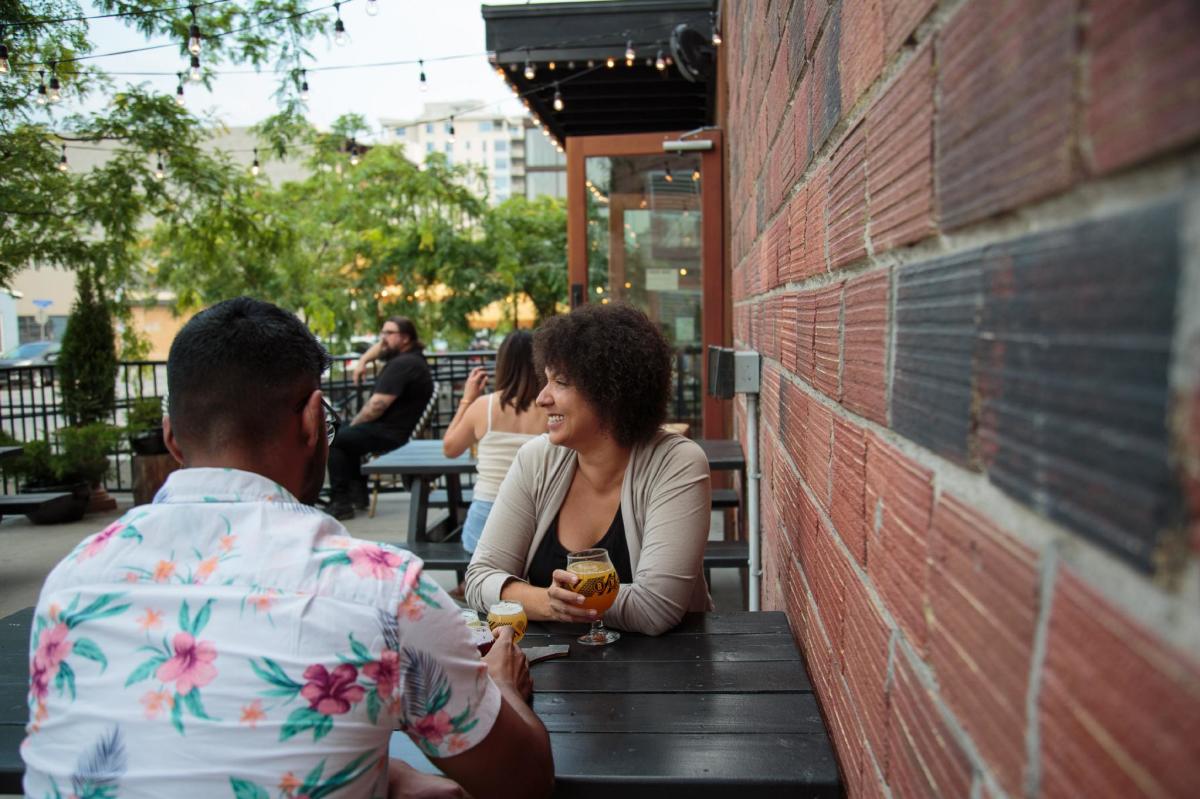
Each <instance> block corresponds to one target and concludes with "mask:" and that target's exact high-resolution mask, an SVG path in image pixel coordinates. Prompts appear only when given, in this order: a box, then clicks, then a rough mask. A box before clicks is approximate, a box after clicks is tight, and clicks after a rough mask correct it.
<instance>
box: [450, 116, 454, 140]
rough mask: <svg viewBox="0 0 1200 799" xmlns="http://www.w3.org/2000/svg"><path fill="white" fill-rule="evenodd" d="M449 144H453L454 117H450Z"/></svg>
mask: <svg viewBox="0 0 1200 799" xmlns="http://www.w3.org/2000/svg"><path fill="white" fill-rule="evenodd" d="M450 143H451V144H454V117H450Z"/></svg>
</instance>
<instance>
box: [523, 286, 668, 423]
mask: <svg viewBox="0 0 1200 799" xmlns="http://www.w3.org/2000/svg"><path fill="white" fill-rule="evenodd" d="M533 357H534V361H535V363H536V365H537V369H538V371H539V372H541V371H542V370H544V369H550V371H552V372H554V373H555V374H559V375H563V376H564V377H566V378H567V380H568V381H569V382H570V383H571V384H572V385H573V386H575V387H576V388H577V389H578V390H579V392H580V393H581V394H582V395H583V397H584V399H586V400H587V401H588V402H589V403H591V405H592V407H593V408H595V410H596V413H597V415H598V416H599V417H600V419H601V420H602V423H603V424H604V427H605V429H606V430H607V431H608V432H609V433H610V434H611V435H612V437H613V438H615V439H616V441H617V443H618V444H620V445H621V446H623V447H632V446H633V445H634V444H639V443H642V442H645V441H649V440H650V439H651V438H652V437H653V436H654V434H655V432H656V431H657V430H658V428H659V426H660V425H661V424H662V423H663V422H664V421H665V420H666V418H667V403H668V401H669V400H670V397H671V364H672V361H673V360H674V352H673V350H672V349H671V345H670V343H668V342H667V339H666V336H664V335H663V334H662V331H661V330H659V329H658V327H657V326H656V325H655V324H654V323H653V322H651V321H650V319H649V318H647V317H646V315H645V314H644V313H642V312H641V311H639V310H638V309H637V308H634V307H633V306H631V305H624V304H621V303H616V304H612V305H593V304H587V305H581V306H579V307H578V308H576V309H575V310H573V311H571V313H569V314H566V315H564V316H555V317H552V318H550V319H549V320H547V321H546V322H545V323H544V324H543V325H542V326H541V327H539V328H538V329H537V331H536V332H535V333H534V335H533Z"/></svg>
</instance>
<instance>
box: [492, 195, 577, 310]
mask: <svg viewBox="0 0 1200 799" xmlns="http://www.w3.org/2000/svg"><path fill="white" fill-rule="evenodd" d="M484 230H485V232H486V235H487V249H488V256H489V259H490V260H491V261H492V262H493V263H494V264H495V267H496V271H497V272H499V274H500V275H501V278H502V280H503V281H504V283H505V287H506V288H507V290H508V293H509V294H514V295H517V294H525V295H526V296H528V297H529V299H530V301H532V302H533V306H534V308H535V309H536V310H537V320H536V321H538V322H540V321H541V320H543V319H546V318H547V317H550V316H554V315H555V314H556V313H558V305H559V303H562V302H564V301H565V300H566V297H567V209H566V203H564V202H563V201H562V200H559V199H556V198H554V197H546V196H542V197H538V198H537V199H535V200H527V199H525V198H524V197H510V198H509V199H507V200H505V201H504V202H502V203H500V204H499V205H498V206H496V207H495V208H494V209H492V212H491V213H490V214H488V216H487V218H486V220H485V223H484ZM514 309H515V306H514ZM515 321H516V320H514V322H515ZM514 326H515V324H514Z"/></svg>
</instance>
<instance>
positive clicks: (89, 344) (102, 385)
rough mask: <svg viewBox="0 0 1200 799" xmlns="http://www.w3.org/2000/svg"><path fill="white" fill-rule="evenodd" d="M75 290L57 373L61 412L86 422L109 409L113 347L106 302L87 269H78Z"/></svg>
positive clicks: (112, 392) (113, 389)
mask: <svg viewBox="0 0 1200 799" xmlns="http://www.w3.org/2000/svg"><path fill="white" fill-rule="evenodd" d="M76 292H77V293H76V297H75V304H74V305H73V306H72V307H71V315H70V316H69V317H67V330H66V332H65V333H63V342H62V352H61V353H60V354H59V356H58V375H59V381H60V386H61V389H62V402H63V413H64V414H65V415H66V417H67V419H69V420H70V421H71V422H72V423H76V422H81V423H88V422H95V421H99V420H100V419H103V418H105V417H107V416H108V415H109V413H111V412H112V409H113V404H114V402H115V399H116V380H117V349H116V344H115V342H114V340H113V326H112V315H111V314H110V313H109V310H108V303H107V302H106V301H105V299H104V293H103V289H102V287H101V286H99V285H97V284H96V282H95V280H94V278H93V276H92V272H91V270H90V269H83V270H80V272H79V279H78V284H77V286H76Z"/></svg>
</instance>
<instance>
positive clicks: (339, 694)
mask: <svg viewBox="0 0 1200 799" xmlns="http://www.w3.org/2000/svg"><path fill="white" fill-rule="evenodd" d="M304 679H306V680H308V682H307V683H306V684H305V685H304V687H303V688H301V689H300V695H301V696H303V697H304V698H305V699H307V700H308V706H309V707H310V708H312V709H313V710H315V711H317V712H318V713H320V714H322V715H325V716H340V715H341V714H343V713H346V712H349V710H350V706H351V705H353V704H354V703H355V702H361V701H362V698H363V694H365V693H366V691H364V690H363V688H362V686H360V685H357V684H356V681H357V680H358V669H356V668H355V667H354V666H352V665H350V664H349V663H343V664H341V665H340V666H338V667H337V668H335V669H334V670H333V671H332V672H330V671H326V669H325V667H324V666H322V665H321V664H320V663H314V664H313V665H311V666H309V667H308V668H307V669H305V670H304Z"/></svg>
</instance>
